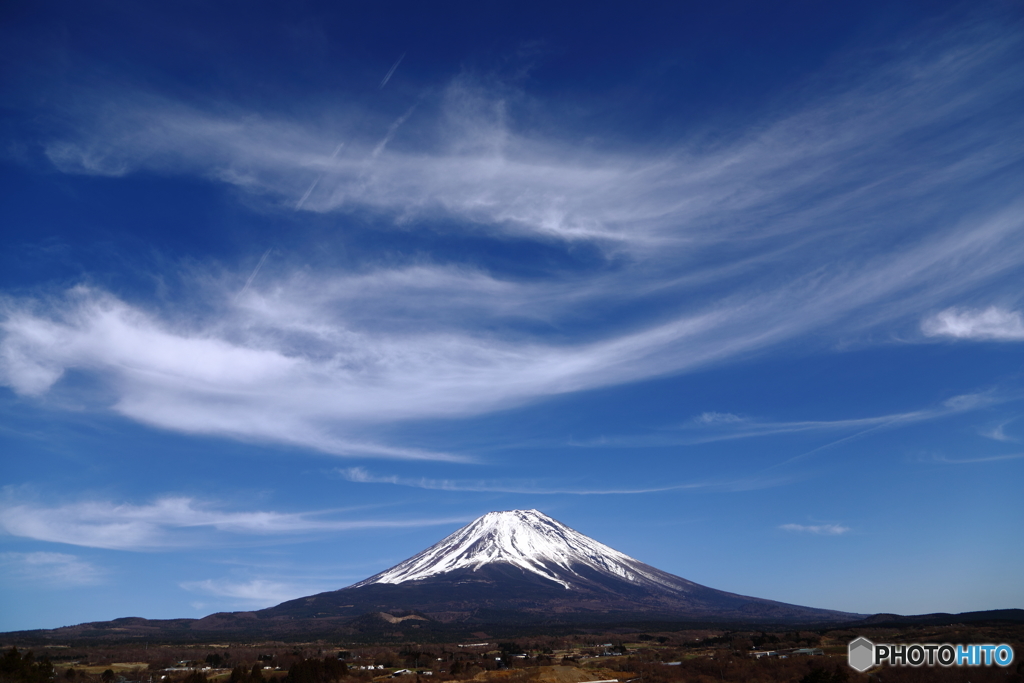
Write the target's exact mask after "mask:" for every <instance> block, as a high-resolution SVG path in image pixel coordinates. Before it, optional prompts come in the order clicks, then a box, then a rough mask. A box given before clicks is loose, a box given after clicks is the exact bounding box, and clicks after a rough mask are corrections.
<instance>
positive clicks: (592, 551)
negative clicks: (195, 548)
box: [256, 510, 857, 623]
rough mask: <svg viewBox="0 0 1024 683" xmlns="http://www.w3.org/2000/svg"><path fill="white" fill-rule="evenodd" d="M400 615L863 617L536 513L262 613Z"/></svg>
mask: <svg viewBox="0 0 1024 683" xmlns="http://www.w3.org/2000/svg"><path fill="white" fill-rule="evenodd" d="M396 611H401V612H404V613H409V612H410V611H415V612H416V613H417V614H418V617H417V618H419V617H420V616H422V617H423V618H426V619H428V620H434V621H438V622H446V623H451V622H461V623H485V622H488V621H490V622H491V623H493V622H494V621H495V620H498V621H501V622H505V623H511V622H522V621H537V620H541V621H543V620H550V619H559V620H566V619H568V620H573V621H581V620H582V621H586V620H590V621H595V620H596V621H603V622H608V621H615V620H629V619H644V620H650V619H659V620H673V621H697V620H699V621H708V620H718V621H723V620H729V621H742V622H762V623H763V622H769V621H770V622H777V623H778V622H790V623H797V622H802V623H812V622H827V621H832V622H835V621H847V620H850V619H851V618H856V616H857V615H852V614H847V613H844V612H833V611H830V610H819V609H813V608H809V607H800V606H799V605H789V604H786V603H781V602H775V601H772V600H763V599H761V598H752V597H747V596H744V595H737V594H735V593H727V592H725V591H720V590H715V589H714V588H708V587H707V586H702V585H700V584H697V583H694V582H692V581H687V580H686V579H683V578H681V577H678V576H675V575H674V574H669V573H668V572H664V571H662V570H660V569H656V568H655V567H652V566H650V565H648V564H644V563H643V562H641V561H639V560H636V559H634V558H632V557H630V556H628V555H626V554H624V553H621V552H619V551H617V550H614V549H613V548H609V547H608V546H606V545H604V544H603V543H599V542H598V541H595V540H594V539H592V538H590V537H588V536H585V535H583V534H581V533H579V532H578V531H575V530H573V529H571V528H569V527H567V526H566V525H564V524H562V523H561V522H558V521H556V520H554V519H552V518H550V517H548V516H547V515H545V514H543V513H541V512H538V511H537V510H509V511H504V512H491V513H488V514H486V515H484V516H483V517H480V518H479V519H477V520H476V521H474V522H472V523H471V524H469V525H467V526H465V527H463V528H461V529H459V530H458V531H456V532H455V533H453V534H451V535H450V536H448V537H447V538H445V539H443V540H441V541H440V542H438V543H436V544H434V545H433V546H431V547H429V548H427V549H426V550H424V551H423V552H421V553H418V554H417V555H414V556H413V557H410V558H409V559H408V560H405V561H404V562H401V563H399V564H397V565H395V566H394V567H392V568H390V569H388V570H386V571H383V572H381V573H379V574H376V575H374V576H371V577H370V578H368V579H365V580H363V581H360V582H359V583H356V584H354V585H352V586H349V587H348V588H342V589H341V590H336V591H331V592H329V593H320V594H319V595H312V596H309V597H306V598H299V599H298V600H290V601H288V602H284V603H282V604H280V605H278V606H276V607H271V608H269V609H265V610H260V611H259V612H257V613H256V615H258V618H260V619H292V620H294V619H309V618H315V619H317V620H322V619H332V618H342V619H344V618H348V617H356V616H358V615H365V614H367V613H387V614H390V613H392V612H396Z"/></svg>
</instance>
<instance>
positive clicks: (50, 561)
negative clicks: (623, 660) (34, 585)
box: [0, 552, 105, 588]
mask: <svg viewBox="0 0 1024 683" xmlns="http://www.w3.org/2000/svg"><path fill="white" fill-rule="evenodd" d="M0 568H3V569H4V570H5V571H6V572H7V573H9V574H10V575H12V576H14V577H16V578H18V579H21V580H26V581H32V582H41V583H45V584H48V585H51V586H54V587H58V588H62V587H72V586H90V585H94V584H97V583H100V582H102V580H103V578H104V576H105V572H104V571H103V570H102V569H100V568H98V567H96V566H95V565H94V564H92V563H91V562H87V561H86V560H83V559H81V558H80V557H77V556H75V555H68V554H66V553H50V552H34V553H0Z"/></svg>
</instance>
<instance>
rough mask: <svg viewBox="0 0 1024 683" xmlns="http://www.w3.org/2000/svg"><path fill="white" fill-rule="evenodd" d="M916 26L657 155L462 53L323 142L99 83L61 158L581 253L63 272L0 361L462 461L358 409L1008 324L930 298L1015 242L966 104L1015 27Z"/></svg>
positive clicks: (468, 409)
mask: <svg viewBox="0 0 1024 683" xmlns="http://www.w3.org/2000/svg"><path fill="white" fill-rule="evenodd" d="M972 30H975V31H977V30H978V29H972ZM982 33H984V31H982ZM918 47H919V48H920V50H919V52H918V53H912V52H910V51H908V52H907V53H906V54H904V55H903V58H902V59H901V60H894V61H893V63H892V64H890V65H889V66H887V67H886V68H884V69H882V70H880V71H879V72H877V73H874V74H871V75H868V76H865V77H864V78H863V79H862V80H861V81H860V82H857V83H852V84H849V85H848V87H847V89H846V91H845V92H838V93H835V91H834V90H833V91H832V92H833V93H834V94H833V95H831V96H830V97H828V98H821V99H818V100H815V101H805V102H797V103H795V104H794V105H793V107H792V109H791V110H790V111H786V112H783V113H781V114H779V113H777V114H776V115H775V116H774V118H767V117H766V118H761V119H758V120H753V121H750V122H748V125H747V126H746V127H744V128H743V129H742V130H739V131H732V132H731V133H732V134H731V135H726V136H724V137H723V138H722V139H726V140H728V142H722V143H719V144H714V145H712V144H698V143H696V142H693V141H681V142H680V143H679V144H677V145H675V146H672V147H670V148H669V149H666V150H663V151H657V152H653V153H652V152H650V151H647V150H642V149H641V150H636V149H627V148H619V149H612V150H609V149H596V148H588V149H581V148H580V147H579V146H578V145H572V144H568V143H566V142H565V141H563V140H561V139H559V138H558V137H557V136H556V135H551V136H547V137H544V136H540V135H538V134H535V133H532V132H531V131H526V130H522V129H521V128H517V127H516V122H515V120H514V116H513V112H510V109H509V107H508V106H506V105H505V104H504V103H503V101H502V99H501V97H500V96H499V95H498V94H496V89H495V88H492V87H489V86H488V85H487V84H481V83H476V82H471V81H470V80H469V79H467V78H460V79H456V80H455V81H454V82H453V83H452V84H451V85H450V87H449V88H448V89H447V90H446V92H445V94H444V96H443V98H442V100H441V101H440V102H438V103H435V104H436V107H434V109H431V108H430V106H428V105H427V104H423V105H422V106H418V107H417V108H416V110H415V112H413V111H412V110H410V111H409V113H407V114H405V115H403V116H401V117H399V118H398V119H397V120H396V119H395V118H394V116H393V115H391V116H389V117H388V118H387V119H386V120H385V119H384V118H383V117H380V120H379V121H376V122H375V124H374V125H376V126H377V130H376V133H374V134H373V135H367V136H366V137H365V139H362V140H358V139H357V140H353V141H352V142H351V143H350V144H349V143H346V146H345V150H346V151H345V154H344V155H340V156H339V155H338V150H339V149H340V148H339V147H337V146H336V141H337V139H338V136H339V131H338V130H337V126H332V127H331V129H330V130H328V129H327V128H326V127H324V126H322V125H321V124H318V123H312V122H311V121H313V120H326V119H332V117H329V116H325V117H322V118H317V117H311V119H309V120H301V119H283V118H272V117H268V116H260V115H257V114H254V113H253V112H247V111H235V112H231V110H230V107H227V106H224V107H220V108H217V109H216V110H214V109H210V110H203V109H200V108H196V107H194V106H188V105H185V104H182V103H178V102H173V101H169V100H167V99H166V98H163V97H159V96H155V95H153V96H145V95H139V94H137V93H132V94H123V93H113V94H111V93H105V94H101V95H99V96H98V97H97V99H99V100H100V101H101V104H94V105H88V106H87V105H81V106H79V107H77V108H71V109H70V111H71V113H70V114H69V116H71V117H72V118H74V119H75V120H76V122H77V125H78V128H77V129H76V130H75V131H73V132H71V133H68V134H66V135H63V136H61V137H58V138H54V139H51V140H49V141H48V142H47V143H46V153H47V154H48V156H49V158H50V159H51V160H52V161H53V163H54V164H55V165H56V166H57V168H59V169H61V170H62V171H65V172H69V173H71V172H74V173H88V174H100V175H110V176H118V175H123V174H126V173H131V172H136V171H155V172H159V173H168V174H182V175H192V176H196V175H198V176H202V177H205V178H210V179H215V180H217V181H219V182H223V183H228V184H230V185H233V186H235V187H238V188H241V189H242V190H244V191H246V192H248V193H251V195H252V196H253V197H255V198H257V201H266V202H269V203H273V204H276V205H277V206H278V207H285V208H286V210H295V209H296V207H297V206H301V211H313V212H321V213H326V212H332V213H335V214H337V215H339V216H351V215H357V214H366V213H370V214H373V215H374V216H376V217H377V218H379V219H381V220H379V221H376V222H374V225H385V226H387V227H386V228H385V229H389V230H417V229H419V228H420V225H421V223H429V222H430V221H434V220H435V219H443V222H444V224H445V225H446V226H448V227H447V228H446V229H450V230H451V231H452V234H453V235H455V236H459V235H464V234H473V235H474V237H483V238H487V239H492V240H498V241H500V240H504V239H508V238H509V237H510V236H512V237H514V238H515V239H519V240H526V241H530V242H532V243H534V244H536V245H543V246H545V247H546V248H556V249H561V250H563V251H564V252H566V253H569V252H572V251H573V249H576V248H577V247H586V248H588V249H591V250H593V252H594V253H595V254H596V255H597V257H596V258H597V260H598V261H600V265H599V266H594V267H593V268H590V269H583V270H580V271H573V272H571V273H562V272H559V273H557V274H555V275H551V274H550V273H549V274H548V276H545V277H537V278H533V279H529V278H524V277H515V276H511V275H502V274H500V273H498V272H491V271H487V270H485V269H483V268H482V267H471V266H464V267H458V266H454V265H442V264H440V263H438V262H434V261H431V260H430V259H424V260H422V261H418V262H416V263H397V264H394V263H392V264H378V265H376V266H375V267H372V268H371V267H367V268H366V270H363V271H361V272H358V273H338V272H326V271H320V272H317V271H316V270H315V269H311V270H308V271H307V270H303V269H296V270H294V271H293V272H290V273H289V272H282V271H281V270H280V269H278V270H277V271H275V272H273V273H268V272H267V271H268V270H270V268H269V267H267V266H265V267H264V268H263V269H262V270H259V273H260V277H259V279H258V280H250V281H247V282H246V284H245V285H244V286H243V285H242V283H243V281H245V278H246V276H247V274H248V269H246V271H245V272H244V273H243V272H242V271H241V269H240V270H239V273H237V274H235V276H228V277H225V278H224V279H223V281H216V279H215V278H213V277H207V279H205V280H204V279H203V278H202V277H197V278H196V280H197V282H196V283H195V290H196V291H197V293H196V294H195V297H196V299H197V301H195V302H193V301H185V302H177V303H168V304H166V305H164V306H163V307H157V306H156V305H152V304H147V303H145V302H137V301H136V302H129V301H126V300H125V299H123V298H120V297H118V296H116V295H114V294H112V293H109V292H106V291H103V290H100V289H98V288H87V287H77V288H74V289H71V290H69V291H67V292H64V293H62V294H59V295H55V296H52V297H50V298H46V297H43V296H40V295H35V296H34V295H25V296H22V297H19V298H14V297H10V298H7V299H6V300H4V301H3V302H2V311H0V312H2V321H0V335H2V338H0V383H2V384H5V385H7V386H9V387H11V388H12V389H13V390H14V391H16V392H18V393H19V394H21V395H24V396H31V397H40V398H42V397H45V396H46V395H47V394H48V393H49V392H51V391H54V390H55V389H56V390H59V389H60V387H61V386H62V384H61V380H62V378H64V377H68V376H74V375H75V374H76V373H77V374H84V375H87V376H89V377H90V378H94V379H96V380H97V382H96V384H97V385H98V386H100V387H102V390H103V392H102V394H101V395H102V396H103V397H112V398H111V399H110V400H109V403H108V404H109V407H110V408H111V409H112V410H114V411H116V412H118V413H120V414H122V415H124V416H126V417H129V418H131V419H134V420H138V421H140V422H143V423H146V424H149V425H153V426H156V427H160V428H165V429H171V430H177V431H182V432H187V433H194V434H210V435H219V436H226V437H230V438H237V439H247V440H260V441H268V442H275V443H280V444H286V445H294V446H301V447H305V448H311V449H317V450H320V451H323V452H326V453H331V454H336V455H344V456H371V457H384V458H398V459H426V460H449V461H470V460H472V457H469V456H467V455H465V454H459V453H447V452H435V451H433V450H430V449H427V448H422V447H420V446H418V445H411V446H408V445H406V446H396V445H390V444H386V443H382V442H381V440H380V439H379V438H378V435H379V434H380V433H382V432H383V431H384V427H385V426H387V425H393V424H394V423H396V422H401V421H411V420H424V419H437V418H444V419H450V418H460V417H466V416H472V415H478V414H481V413H485V412H488V411H495V410H500V409H504V408H508V407H512V406H517V405H522V404H525V403H529V402H531V401H536V400H538V399H541V398H543V397H547V396H552V395H556V394H562V393H567V392H574V391H580V390H585V389H591V388H596V387H604V386H610V385H615V384H619V383H623V382H632V381H637V380H643V379H648V378H652V377H659V376H664V375H668V374H674V373H681V372H686V371H690V370H694V369H697V368H702V367H705V366H708V365H710V364H714V363H723V362H728V361H730V360H733V359H738V358H744V357H749V356H751V355H753V354H758V353H763V352H765V351H767V350H769V349H772V348H775V347H778V346H780V345H782V344H785V343H794V342H796V341H798V340H799V341H804V340H812V342H813V343H821V344H826V345H827V344H830V343H836V340H839V339H843V340H845V339H848V338H853V339H858V338H861V337H862V336H863V335H865V333H868V332H870V333H876V332H880V333H881V336H883V337H886V338H892V337H895V336H900V334H899V333H900V332H902V331H904V330H905V329H907V328H908V327H910V326H913V328H914V329H915V330H916V329H917V327H918V323H919V321H920V319H921V315H922V312H923V311H927V310H940V309H942V308H943V307H946V308H945V310H944V312H943V313H941V314H939V315H938V316H936V317H935V318H934V319H930V320H931V322H928V323H926V324H925V325H924V327H923V331H924V334H926V335H929V334H930V335H944V336H956V335H960V336H962V337H970V338H998V339H1016V338H1018V336H1016V335H1020V334H1024V333H1022V332H1021V321H1020V317H1019V314H1017V313H1011V312H1009V311H1003V310H1002V309H989V311H986V312H982V313H976V312H959V311H955V310H954V309H949V308H948V307H949V306H950V305H951V304H953V303H955V302H956V301H962V300H964V297H966V296H967V295H968V294H970V293H971V292H972V291H974V290H976V289H978V288H979V287H982V286H988V287H993V288H995V289H1000V288H1002V289H1004V290H1006V289H1007V288H1008V287H1009V286H1008V285H1007V284H1006V283H1008V282H1011V281H1013V277H1012V276H1013V275H1014V274H1016V275H1018V276H1019V275H1020V270H1021V267H1022V266H1021V264H1024V239H1022V237H1021V236H1022V234H1024V210H1022V205H1021V204H1020V200H1019V197H1018V195H1019V191H1018V190H1019V188H1018V187H1017V186H1018V185H1019V182H1017V177H1016V174H1015V172H1014V170H1013V169H1015V168H1017V167H1016V166H1015V164H1019V163H1020V160H1021V153H1020V148H1019V146H1017V145H1014V144H1008V143H1007V140H1016V139H1020V135H1021V134H1022V133H1021V124H1020V117H1018V116H1004V115H1002V114H999V115H992V116H989V112H991V111H1003V110H1004V109H1005V108H1006V102H1007V101H1008V100H1007V98H1012V97H1014V96H1018V95H1019V94H1020V92H1021V90H1022V87H1024V86H1022V85H1021V84H1022V83H1024V78H1021V70H1020V66H1019V60H1016V59H1014V56H1015V53H1014V50H1016V49H1018V47H1019V39H1017V38H1008V37H1006V36H1004V35H988V34H985V35H981V34H972V33H971V32H970V31H965V33H964V35H963V36H959V37H957V39H951V42H950V44H948V45H940V46H934V45H933V46H925V47H920V46H918ZM225 112H227V113H225ZM413 116H415V117H417V118H419V119H422V120H421V121H419V122H418V123H417V127H416V131H417V133H416V135H409V136H404V134H405V131H407V130H408V129H409V127H410V125H411V122H412V121H413V119H412V117H413ZM342 118H343V117H342ZM407 119H409V120H408V121H407ZM333 120H335V121H336V120H337V117H333ZM964 122H969V123H964ZM368 127H372V126H368ZM332 148H333V149H334V150H335V153H334V154H327V153H326V151H327V150H330V149H332ZM894 150H898V152H894ZM250 277H252V276H250ZM240 290H241V291H240ZM235 292H240V294H239V295H238V296H237V297H236V296H234V293H235ZM996 293H997V294H998V293H999V292H996ZM1004 293H1006V294H1007V295H1008V294H1009V293H1008V292H1004ZM1002 300H1005V299H1002ZM194 304H198V305H194ZM195 311H210V313H208V314H200V313H198V312H195ZM986 335H987V336H986ZM916 337H917V333H916V332H915V338H916ZM723 419H730V418H728V417H726V416H718V417H714V416H709V418H708V420H709V424H713V423H716V421H717V422H721V421H722V420H723ZM794 429H795V427H794Z"/></svg>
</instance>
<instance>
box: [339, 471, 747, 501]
mask: <svg viewBox="0 0 1024 683" xmlns="http://www.w3.org/2000/svg"><path fill="white" fill-rule="evenodd" d="M337 472H338V474H340V475H341V476H342V477H343V478H345V479H346V480H348V481H351V482H356V483H359V484H394V485H396V486H410V487H412V488H418V489H430V490H435V491H466V492H483V493H521V494H529V495H539V496H550V495H571V496H609V495H634V494H640V493H660V492H663V491H682V490H686V489H701V488H709V487H714V488H721V487H723V486H727V485H723V484H711V483H692V484H669V485H665V486H653V487H637V488H626V487H622V488H586V487H564V488H560V487H551V486H540V485H538V484H537V483H536V482H508V481H505V482H502V481H479V480H478V481H467V480H453V479H429V478H426V477H401V476H398V475H377V474H372V473H370V472H368V471H367V470H366V469H364V468H362V467H348V468H342V469H338V470H337ZM745 484H747V485H751V484H752V482H745ZM752 487H753V488H757V486H752Z"/></svg>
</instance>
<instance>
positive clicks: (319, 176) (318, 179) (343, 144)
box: [295, 142, 345, 209]
mask: <svg viewBox="0 0 1024 683" xmlns="http://www.w3.org/2000/svg"><path fill="white" fill-rule="evenodd" d="M344 146H345V143H344V142H342V143H340V144H339V145H338V146H337V147H335V148H334V154H332V155H331V158H330V159H328V160H327V161H329V162H330V161H334V160H335V159H336V158H337V157H338V152H340V151H341V148H342V147H344ZM323 177H324V174H323V173H321V174H320V175H318V176H317V177H316V180H314V181H313V183H312V184H311V185H310V186H309V189H308V190H306V194H304V195H302V199H300V200H299V201H298V202H297V203H296V204H295V208H296V209H301V208H302V205H303V204H305V203H306V200H307V199H309V195H311V194H312V193H313V190H314V189H315V188H316V185H317V183H319V182H320V179H321V178H323Z"/></svg>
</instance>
